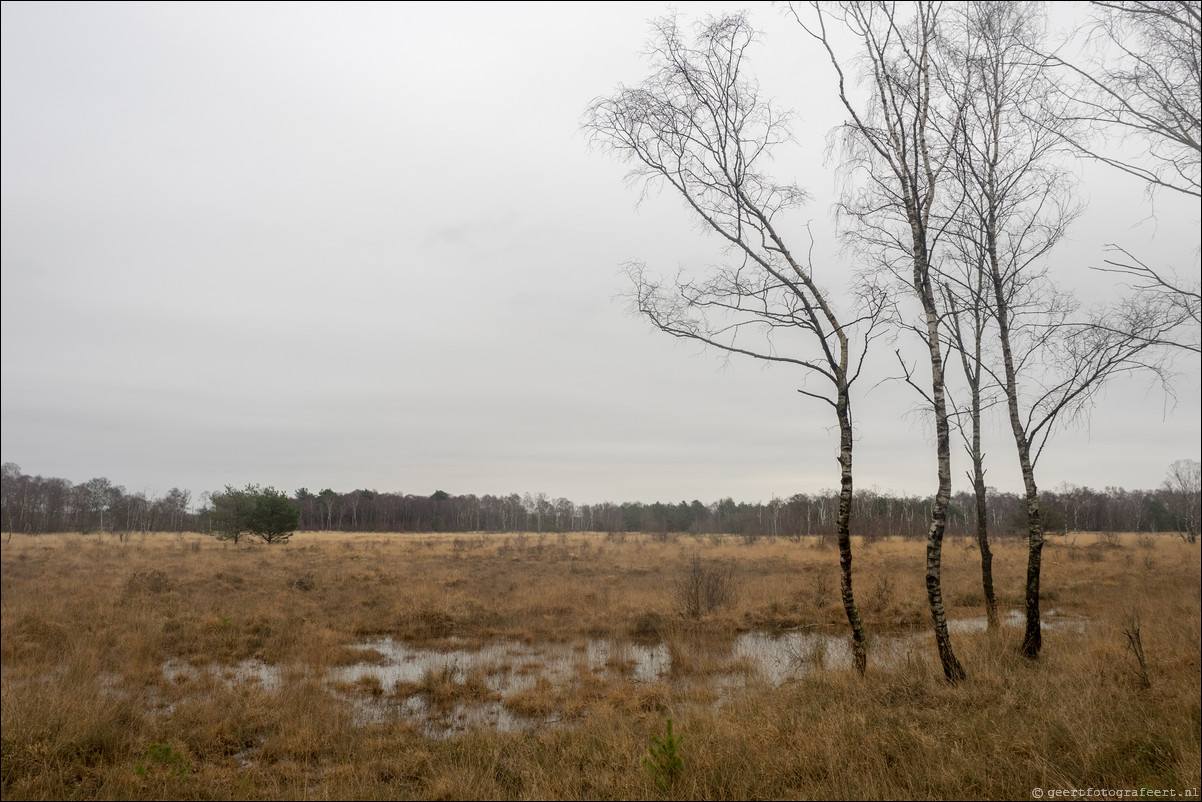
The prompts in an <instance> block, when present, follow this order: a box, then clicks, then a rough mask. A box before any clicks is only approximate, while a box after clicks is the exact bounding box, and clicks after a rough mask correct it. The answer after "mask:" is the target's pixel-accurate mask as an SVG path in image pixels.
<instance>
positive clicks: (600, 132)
mask: <svg viewBox="0 0 1202 802" xmlns="http://www.w3.org/2000/svg"><path fill="white" fill-rule="evenodd" d="M654 33H655V39H654V43H653V45H652V51H651V58H652V61H653V66H654V72H653V74H652V75H651V77H650V78H648V79H647V80H646V81H645V82H644V83H643V84H641V85H640V86H638V87H627V88H623V89H621V90H620V91H619V92H618V93H617V94H616V95H614V96H612V97H606V98H601V99H598V100H596V101H594V102H593V103H592V105H591V106H590V108H589V110H588V114H587V118H586V122H585V127H586V128H587V129H588V130H589V131H590V132H591V133H592V136H593V142H594V143H595V144H597V145H600V146H602V147H604V148H607V149H609V150H611V151H613V152H615V153H616V154H618V155H619V156H620V157H621V158H623V159H624V160H626V161H628V162H630V163H631V164H633V165H634V170H633V172H632V173H631V180H632V182H634V183H636V184H639V185H641V186H643V187H651V186H664V187H668V188H670V189H671V190H672V191H673V192H674V193H675V194H676V195H678V196H679V197H680V198H681V199H682V200H683V201H684V202H685V204H686V205H687V206H688V207H689V208H690V209H691V210H692V212H693V214H694V215H695V216H696V218H697V220H698V221H699V222H700V223H701V225H702V226H703V227H704V228H705V229H706V230H708V231H710V232H713V233H714V234H716V235H717V237H718V238H719V240H720V241H721V243H722V245H723V250H724V253H725V254H726V261H725V262H723V263H721V264H719V265H717V266H715V267H713V268H712V269H711V270H710V271H709V272H708V274H706V275H703V276H701V277H697V278H693V277H689V276H687V275H684V274H682V275H678V276H677V278H676V280H675V281H670V282H666V281H664V280H662V279H659V278H656V277H653V276H651V275H650V274H649V273H648V272H647V270H646V268H645V266H644V265H643V264H642V263H641V262H632V263H631V264H630V265H629V266H628V274H629V276H630V280H631V287H632V290H631V294H630V299H631V302H632V305H633V307H634V308H635V309H636V310H637V311H638V312H639V313H640V314H642V315H644V316H646V318H647V319H648V320H649V321H650V322H651V323H652V325H653V326H655V327H656V328H657V329H659V330H660V331H662V332H665V333H667V334H670V335H672V336H673V337H679V338H682V339H686V340H693V341H696V342H700V343H704V344H706V345H708V346H711V347H714V348H717V349H719V350H720V351H722V352H724V353H726V354H739V355H742V356H748V357H751V358H754V359H759V360H763V361H765V362H770V363H775V364H781V365H789V366H792V367H795V368H798V369H800V370H801V371H802V372H803V374H804V375H805V376H806V377H813V378H817V379H819V380H821V381H822V383H823V384H824V385H825V388H824V389H820V390H815V389H809V388H807V389H801V390H799V392H801V393H802V394H803V395H806V396H809V397H811V398H815V399H818V400H820V401H822V402H824V403H826V404H828V405H829V406H830V407H831V409H832V411H833V412H834V415H835V418H836V420H837V422H838V426H839V456H838V463H839V467H840V491H839V514H838V519H837V523H836V531H837V534H838V541H839V564H840V582H841V589H842V597H843V606H844V610H845V612H846V614H847V619H848V622H849V624H850V625H851V630H852V644H853V653H854V655H855V662H856V666H857V668H858V669H859V671H860V672H861V673H863V672H864V670H865V665H866V660H867V658H866V651H865V638H864V629H863V624H862V623H861V619H860V614H859V611H858V609H857V607H856V603H855V597H854V594H853V590H852V570H851V568H852V553H851V533H850V519H851V501H852V442H853V441H852V411H851V410H852V408H851V392H850V391H851V388H852V385H853V384H854V383H855V381H856V379H857V378H858V377H859V375H860V370H861V368H862V365H863V360H864V354H865V353H866V351H867V349H868V346H869V343H870V342H871V340H872V339H873V338H874V336H875V333H876V331H877V328H876V323H877V321H878V319H879V316H880V314H881V310H882V308H883V305H884V299H883V297H882V296H881V295H880V294H879V293H876V292H875V291H873V290H865V294H864V295H863V296H861V298H860V301H861V302H862V305H861V311H860V312H859V313H858V314H857V315H852V316H845V315H843V314H841V313H839V312H838V311H837V310H836V306H835V304H834V301H833V300H832V298H831V295H830V294H829V291H828V290H827V289H826V288H825V287H823V286H822V285H821V284H820V283H819V280H818V277H817V275H816V270H815V267H814V265H813V264H812V262H811V260H810V258H809V249H810V244H811V243H810V242H809V241H808V230H806V229H805V228H804V227H802V226H799V225H797V224H796V223H790V221H789V220H788V219H787V216H788V213H789V212H791V211H793V210H794V209H796V208H797V207H799V206H800V205H801V204H802V203H803V201H804V200H805V199H806V194H805V193H804V192H803V191H802V190H801V189H800V188H798V187H797V186H795V185H792V184H780V183H776V182H775V181H774V180H773V179H772V178H770V177H769V176H768V175H767V174H766V173H765V172H764V167H763V165H764V163H765V162H766V161H767V160H768V159H769V158H770V157H771V154H772V152H773V150H774V148H776V147H777V146H779V145H781V144H783V143H785V142H786V141H787V140H788V139H789V130H788V123H789V116H788V115H787V114H785V113H783V112H781V111H779V110H778V109H777V108H776V107H774V106H773V105H772V103H771V102H770V101H768V100H767V99H766V98H764V97H762V96H761V95H760V92H759V88H758V86H757V84H756V82H755V81H754V79H753V78H752V77H751V74H750V72H749V69H748V67H747V64H746V61H745V57H746V54H747V51H748V49H749V48H750V46H751V45H752V43H753V42H754V40H755V38H756V32H755V31H754V30H753V29H752V27H751V26H750V24H749V23H748V21H747V18H746V17H745V16H744V15H741V14H735V15H729V16H724V17H720V18H716V19H710V20H708V21H706V22H705V23H703V24H700V25H698V26H697V28H696V32H695V39H694V41H693V42H688V41H686V40H685V37H684V35H683V34H682V33H681V31H680V29H679V27H678V24H677V21H676V20H675V19H674V18H666V19H661V20H659V21H658V22H656V23H655V24H654ZM798 235H800V236H801V238H802V243H803V244H802V245H801V246H800V247H801V250H800V251H798V250H794V247H793V246H791V245H790V244H788V241H790V240H792V239H793V238H794V237H796V236H798Z"/></svg>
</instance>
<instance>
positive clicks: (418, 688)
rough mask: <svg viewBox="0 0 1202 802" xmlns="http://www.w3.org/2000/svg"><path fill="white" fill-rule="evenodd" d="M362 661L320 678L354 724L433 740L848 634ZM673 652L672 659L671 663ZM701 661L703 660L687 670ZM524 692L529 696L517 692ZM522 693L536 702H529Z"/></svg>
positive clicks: (796, 653) (737, 671)
mask: <svg viewBox="0 0 1202 802" xmlns="http://www.w3.org/2000/svg"><path fill="white" fill-rule="evenodd" d="M1023 623H1024V617H1023V614H1022V612H1021V611H1010V612H1008V613H1006V614H1005V615H1004V616H1003V617H1002V625H1003V626H1005V627H1016V626H1021V625H1022V624H1023ZM1085 623H1086V619H1082V618H1073V617H1067V616H1062V615H1060V614H1059V613H1057V611H1055V610H1048V611H1047V612H1046V613H1045V614H1044V622H1043V627H1044V629H1049V630H1051V629H1060V630H1064V631H1069V632H1080V631H1081V630H1082V629H1083V628H1084V626H1085ZM949 629H951V630H952V632H955V633H970V632H981V631H984V630H985V629H986V621H985V619H984V618H970V619H959V620H956V621H951V622H949ZM356 648H359V649H361V650H363V653H364V660H363V661H362V662H358V663H355V664H353V665H349V666H343V667H338V668H334V669H331V670H330V671H328V672H327V673H326V675H325V677H324V682H325V685H326V687H327V688H329V689H330V691H331V692H333V693H335V694H337V695H338V696H339V697H340V698H342V699H343V700H344V701H345V702H346V703H347V704H348V705H349V706H350V707H351V709H352V710H353V711H354V715H355V720H356V721H357V722H358V723H359V724H360V725H362V724H367V723H372V722H382V721H388V720H393V719H398V718H399V719H401V720H406V721H411V722H414V723H415V724H417V725H418V726H419V727H421V729H422V730H423V731H424V732H425V734H426V735H427V736H429V737H431V738H446V737H449V736H452V735H454V734H456V733H460V732H463V731H466V730H468V729H473V728H487V729H492V730H497V731H523V730H530V729H534V728H538V727H545V726H554V725H557V724H560V723H563V716H562V714H561V712H560V711H559V710H557V709H555V704H554V699H555V697H556V696H557V695H565V694H569V693H571V692H572V691H575V690H579V689H580V688H582V687H583V686H584V685H585V684H586V683H588V684H591V685H592V686H593V687H596V686H597V685H598V684H602V685H604V684H609V683H617V684H620V683H658V682H667V683H671V684H673V686H675V687H677V688H680V687H683V686H684V685H686V684H688V683H694V684H697V683H701V684H705V685H708V686H709V688H710V689H711V690H712V691H714V694H713V695H712V696H711V698H714V699H716V700H717V704H722V703H723V701H724V699H725V698H728V697H729V695H730V694H731V693H735V692H737V691H738V690H739V689H741V688H746V687H749V686H751V685H753V684H766V685H769V686H773V687H777V686H780V685H783V684H785V683H787V682H791V681H794V680H796V679H797V678H799V677H801V676H804V675H805V674H806V673H808V672H811V671H814V670H818V669H832V670H844V669H849V668H851V667H852V665H853V661H852V654H851V639H850V637H849V636H834V635H828V634H823V633H818V632H812V631H805V630H794V631H788V632H747V633H743V634H741V635H739V636H738V637H736V638H734V639H733V642H731V641H726V642H725V643H724V644H723V646H721V647H714V646H713V645H712V644H710V645H707V644H705V643H701V642H698V643H689V642H681V641H680V640H674V641H673V642H672V644H671V647H670V646H669V645H668V644H667V643H658V644H653V645H644V644H638V643H631V642H621V641H614V640H606V639H590V640H586V641H579V642H575V643H536V644H529V643H525V642H520V641H501V642H498V643H492V644H487V645H484V646H468V645H466V644H464V645H458V646H453V647H451V648H445V649H430V648H421V647H417V646H412V645H410V644H407V643H404V642H403V641H398V640H394V639H392V638H383V639H378V640H369V641H364V642H361V643H359V644H357V645H356ZM933 649H934V636H933V634H931V633H930V632H929V631H924V632H919V633H908V634H903V635H888V636H870V637H869V641H868V653H869V662H870V665H871V666H872V668H873V669H874V670H889V669H891V668H895V667H898V666H901V665H905V664H907V663H909V662H910V661H912V660H915V659H923V656H924V655H928V654H929V653H931V652H932V651H933ZM673 654H675V655H676V661H677V663H676V665H674V663H673ZM690 666H691V667H692V668H693V669H695V668H696V667H697V666H703V669H702V670H691V669H690ZM163 674H164V676H165V677H166V678H167V679H169V680H171V681H172V683H174V684H180V683H185V682H189V681H195V680H198V679H201V678H203V677H204V676H205V675H206V674H207V675H208V676H211V677H216V678H218V679H219V680H220V681H222V682H223V683H224V684H226V685H227V686H233V685H234V684H238V683H244V682H254V683H258V684H259V685H260V686H261V687H262V688H263V689H264V690H267V691H270V692H275V691H277V690H278V689H279V688H280V687H281V684H282V680H281V668H279V667H277V666H273V665H270V664H267V663H263V662H261V661H257V660H248V661H243V662H241V663H238V664H237V665H234V666H217V665H215V664H214V665H211V666H209V667H207V668H203V667H202V668H198V667H196V666H193V665H191V664H189V663H187V662H185V661H182V660H175V659H173V660H169V661H167V662H166V663H164V665H163ZM523 695H525V697H524V700H523ZM530 699H535V700H537V703H536V704H531V703H530V701H529V700H530Z"/></svg>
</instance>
